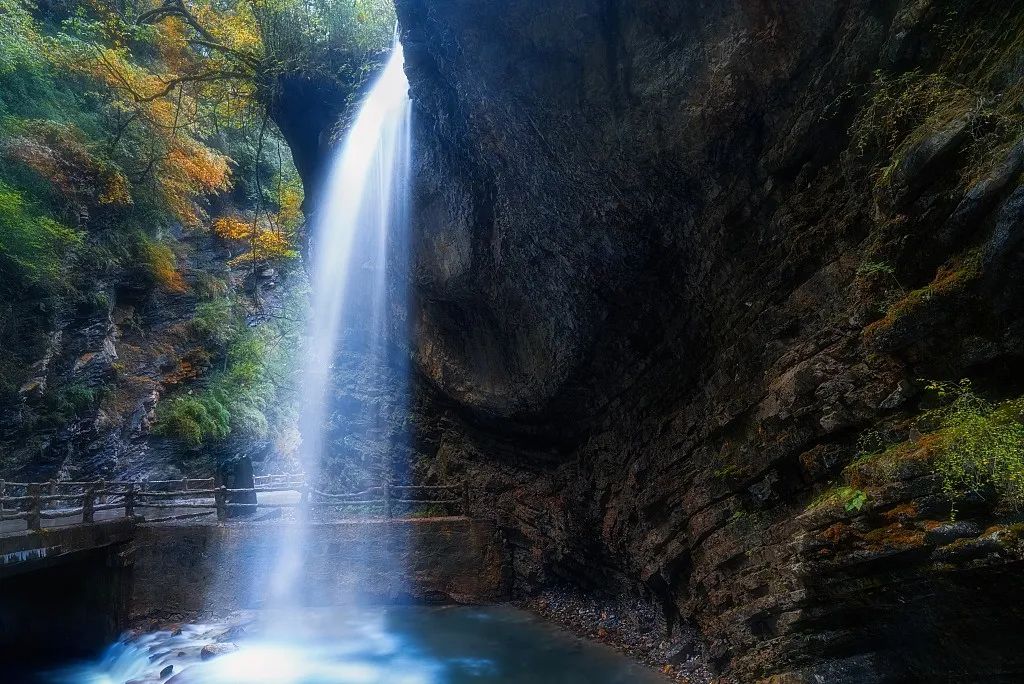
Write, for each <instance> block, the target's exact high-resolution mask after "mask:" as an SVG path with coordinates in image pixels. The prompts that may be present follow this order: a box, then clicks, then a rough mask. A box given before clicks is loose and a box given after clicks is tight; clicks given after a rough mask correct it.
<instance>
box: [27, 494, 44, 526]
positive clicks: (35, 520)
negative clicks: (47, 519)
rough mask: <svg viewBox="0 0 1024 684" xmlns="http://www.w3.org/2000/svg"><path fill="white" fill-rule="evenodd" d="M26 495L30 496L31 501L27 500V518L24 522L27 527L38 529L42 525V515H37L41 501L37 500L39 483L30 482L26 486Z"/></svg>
mask: <svg viewBox="0 0 1024 684" xmlns="http://www.w3.org/2000/svg"><path fill="white" fill-rule="evenodd" d="M28 495H29V496H31V497H32V501H30V502H29V510H28V519H27V520H26V523H27V524H28V529H30V530H38V529H39V528H40V527H42V521H43V519H42V517H41V516H40V515H39V513H40V508H41V505H42V502H40V501H39V485H37V484H30V485H29V486H28Z"/></svg>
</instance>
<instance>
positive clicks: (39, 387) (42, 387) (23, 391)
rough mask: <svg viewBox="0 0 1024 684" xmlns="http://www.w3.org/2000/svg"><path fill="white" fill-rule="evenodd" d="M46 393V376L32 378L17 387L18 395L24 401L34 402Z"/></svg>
mask: <svg viewBox="0 0 1024 684" xmlns="http://www.w3.org/2000/svg"><path fill="white" fill-rule="evenodd" d="M44 394H46V378H44V377H38V378H32V379H31V380H29V381H28V382H26V383H25V384H24V385H22V386H21V387H20V388H19V389H18V395H19V396H20V397H21V398H22V399H24V400H25V401H30V402H35V401H39V400H40V399H42V398H43V395H44Z"/></svg>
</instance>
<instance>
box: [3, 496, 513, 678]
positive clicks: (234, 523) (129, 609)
mask: <svg viewBox="0 0 1024 684" xmlns="http://www.w3.org/2000/svg"><path fill="white" fill-rule="evenodd" d="M33 489H36V488H33ZM135 489H136V492H141V491H142V489H143V488H142V487H141V486H140V487H137V488H135ZM269 489H275V490H278V491H267V492H264V493H262V494H260V498H264V499H266V501H264V502H255V503H257V504H258V505H257V506H255V507H253V506H252V505H251V504H250V503H246V504H245V506H244V507H243V508H242V509H241V510H246V508H256V509H257V510H258V509H259V508H260V507H263V508H267V509H268V510H269V511H275V512H276V511H281V510H285V511H287V510H289V509H294V508H296V507H297V506H299V505H305V506H310V510H312V511H319V514H318V515H312V516H311V518H310V519H311V520H312V521H311V522H307V523H301V524H300V523H298V522H295V521H294V520H291V519H289V517H288V516H282V515H274V516H268V515H264V516H262V517H261V516H260V515H250V516H242V517H230V511H231V508H230V506H231V504H230V502H229V501H228V495H229V494H230V490H226V491H223V492H221V494H222V496H223V499H221V497H216V496H214V497H211V500H210V501H200V500H199V497H201V496H207V495H208V491H207V490H205V489H204V490H198V491H200V492H203V493H202V494H199V495H196V496H188V497H185V498H182V497H169V496H167V497H157V498H156V500H159V501H161V502H162V503H161V504H160V508H156V509H151V510H154V511H157V512H158V515H157V516H152V515H151V516H150V517H146V516H145V515H144V514H143V512H145V511H147V508H146V506H144V505H139V506H137V507H134V506H133V507H132V508H130V509H129V510H127V511H126V510H125V508H124V507H123V506H122V508H120V509H119V510H118V512H119V513H120V515H116V514H115V513H111V512H107V513H105V515H106V516H112V517H106V518H99V519H97V518H94V519H92V520H91V521H83V520H82V517H81V516H82V512H81V511H80V510H79V511H78V516H79V517H78V518H77V519H76V518H75V517H74V514H73V513H71V512H69V510H68V509H53V510H51V511H49V512H50V513H52V514H53V515H51V516H49V517H43V516H38V517H35V520H39V521H40V524H39V526H38V528H36V529H29V528H28V526H27V525H23V526H22V529H16V530H8V531H7V532H4V533H2V534H0V662H2V660H3V658H5V657H17V659H18V660H19V661H21V662H24V660H26V659H30V658H31V657H32V656H33V655H38V656H40V657H47V658H49V657H52V656H53V653H54V649H55V648H60V649H61V650H62V651H64V653H63V655H68V656H78V655H88V654H90V653H91V652H94V651H95V649H96V648H98V647H100V646H102V645H103V644H105V643H108V642H109V641H110V640H112V639H113V638H115V637H116V635H117V634H118V633H119V632H120V631H122V630H124V629H125V628H126V627H127V626H128V625H129V624H130V623H131V621H132V620H134V619H138V618H141V617H145V616H155V617H164V618H166V617H171V616H188V615H190V614H196V613H200V612H203V611H209V610H216V611H224V610H232V609H242V608H260V607H262V606H263V605H264V604H265V602H266V599H267V593H268V587H269V586H270V578H271V574H272V572H273V570H274V568H275V567H276V563H277V561H278V559H279V555H280V553H281V549H282V548H285V546H286V545H285V542H288V543H289V544H290V545H291V548H294V550H295V552H296V553H297V554H298V557H299V558H300V559H301V569H300V571H299V573H298V577H297V582H296V584H297V586H299V587H301V588H302V592H301V595H300V597H299V600H301V601H303V602H305V603H307V604H309V605H336V604H340V603H345V602H348V601H352V600H355V599H357V598H358V599H361V600H370V601H374V602H383V603H394V602H409V601H413V602H460V603H477V602H493V601H499V600H502V599H503V598H505V596H506V593H507V585H508V581H507V572H506V564H505V556H504V553H503V547H502V542H501V540H500V538H499V535H498V533H497V530H496V529H495V527H494V525H493V523H490V522H486V521H480V520H473V519H470V518H468V517H465V516H463V515H442V516H437V517H423V516H417V515H401V514H400V513H401V511H398V510H396V509H397V507H398V506H400V505H402V504H401V503H400V502H401V501H403V500H404V501H421V500H426V501H431V502H433V503H432V504H431V505H432V506H437V505H440V503H439V502H446V503H451V501H452V500H451V499H450V498H445V497H442V495H441V494H442V493H441V492H440V491H434V493H433V496H434V498H431V499H412V498H410V497H409V495H408V494H405V495H404V496H403V494H402V491H401V490H397V492H398V495H397V496H394V500H393V501H392V502H391V503H390V505H389V506H388V508H389V510H388V511H387V512H390V513H392V515H391V516H390V517H387V516H385V515H383V514H380V515H375V514H366V510H367V509H366V506H368V505H370V504H372V505H374V506H379V507H380V509H381V511H382V512H383V510H384V503H383V502H382V501H381V500H374V499H371V498H368V495H367V494H366V493H365V492H362V493H357V494H358V495H359V497H357V498H355V499H352V498H351V497H349V498H348V499H346V500H352V501H360V502H363V503H361V504H360V507H359V509H358V510H360V511H363V514H361V515H355V516H353V515H348V516H333V517H332V516H325V515H324V508H317V507H316V505H315V502H314V501H313V498H314V496H315V495H311V493H310V492H308V491H307V492H305V493H303V492H299V493H295V492H292V495H291V496H288V495H287V492H281V491H280V488H279V487H270V488H269ZM256 491H259V490H258V489H257V490H256ZM408 491H409V492H411V491H413V490H411V489H410V490H408ZM164 493H167V492H164ZM247 493H248V494H253V493H255V492H253V490H252V489H250V490H248V492H247ZM214 494H216V492H214ZM391 494H392V492H388V493H387V496H390V495H391ZM58 495H59V493H58V494H38V496H44V497H49V496H58ZM334 496H347V495H334ZM10 498H20V496H15V497H10ZM139 498H140V499H145V497H139ZM0 501H4V500H3V499H0ZM54 501H55V500H54ZM366 502H369V503H366ZM13 503H17V502H13ZM21 503H22V504H26V505H27V506H31V507H36V510H35V512H36V513H46V512H47V509H46V508H45V507H44V505H43V504H45V503H47V502H46V501H43V502H37V501H36V500H35V499H31V500H27V501H25V500H23V501H22V502H21ZM117 503H120V504H122V505H123V504H124V500H123V499H121V500H118V501H117ZM129 503H132V502H129ZM218 503H220V512H221V515H219V516H218V515H216V513H217V511H218ZM183 504H192V505H193V506H196V507H198V506H204V507H207V508H211V511H208V512H212V513H214V514H213V515H205V514H203V516H202V517H198V518H197V517H195V515H196V512H197V508H193V507H189V506H184V505H183ZM311 504H312V505H311ZM100 505H106V504H100ZM4 506H5V507H6V509H5V510H6V511H7V512H6V513H5V514H4V515H6V516H8V521H7V522H8V524H11V520H12V519H13V520H15V521H23V522H30V521H29V520H25V519H24V518H22V517H18V518H14V516H15V515H16V513H13V512H11V511H12V509H11V506H12V502H10V501H9V500H7V501H4ZM328 508H329V510H334V509H333V508H330V507H328ZM113 510H114V509H113V508H111V509H108V511H113ZM200 510H201V509H200ZM126 513H131V515H126ZM186 516H191V517H186ZM154 520H156V521H154ZM66 647H67V648H66Z"/></svg>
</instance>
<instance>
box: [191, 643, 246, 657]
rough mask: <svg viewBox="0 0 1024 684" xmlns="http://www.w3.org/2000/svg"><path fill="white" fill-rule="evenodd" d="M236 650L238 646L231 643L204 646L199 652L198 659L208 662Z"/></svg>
mask: <svg viewBox="0 0 1024 684" xmlns="http://www.w3.org/2000/svg"><path fill="white" fill-rule="evenodd" d="M237 650H238V646H237V645H236V644H233V643H231V642H222V643H216V644H207V645H206V646H203V649H202V650H201V651H200V652H199V657H200V658H201V659H202V660H210V659H212V658H216V657H218V656H222V655H227V654H228V653H234V652H235V651H237Z"/></svg>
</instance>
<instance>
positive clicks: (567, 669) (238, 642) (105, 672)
mask: <svg viewBox="0 0 1024 684" xmlns="http://www.w3.org/2000/svg"><path fill="white" fill-rule="evenodd" d="M211 644H220V645H214V646H211ZM204 647H205V648H206V651H207V654H206V655H207V656H209V655H210V652H211V651H213V650H218V651H220V652H221V654H220V655H216V656H215V657H212V658H208V659H206V660H204V659H203V655H202V653H203V649H204ZM235 647H237V650H233V649H234V648H235ZM29 680H30V681H32V682H34V683H39V684H124V683H125V682H164V683H169V684H463V683H470V682H507V683H509V684H538V683H545V682H550V683H552V684H554V683H558V684H627V683H628V684H648V683H649V684H653V683H654V682H664V680H663V679H661V677H660V676H658V675H657V674H656V673H654V672H653V671H651V670H649V669H647V668H645V667H643V666H641V665H639V664H637V663H634V662H633V661H630V660H628V659H626V658H624V657H622V656H620V655H619V654H617V653H615V652H613V651H611V650H609V649H607V648H605V647H602V646H600V645H596V644H591V643H589V642H585V641H582V640H580V639H577V638H576V637H574V636H572V635H570V634H568V633H566V632H563V631H561V630H558V629H556V628H553V627H551V626H549V625H547V624H544V623H542V622H540V621H539V620H537V619H536V618H534V617H533V616H531V615H530V614H528V613H525V612H522V611H519V610H515V609H513V608H508V607H503V606H500V607H485V608H480V607H442V608H437V607H396V608H377V609H367V608H362V609H329V610H327V609H325V610H308V611H302V612H301V613H288V614H287V615H285V614H275V613H262V614H260V615H258V616H256V617H255V618H249V620H247V621H243V622H238V621H236V622H234V623H221V624H207V625H184V626H182V627H181V628H180V630H174V631H163V632H154V633H150V634H144V635H139V636H135V637H132V638H126V639H123V640H122V641H119V642H118V643H116V644H114V645H112V646H111V647H110V648H108V649H107V651H106V652H105V653H104V654H103V656H102V657H101V658H98V659H97V660H96V661H95V662H87V663H79V664H75V665H71V666H66V667H62V668H60V669H56V670H50V671H46V672H37V673H34V674H33V675H31V677H30V679H29Z"/></svg>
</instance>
